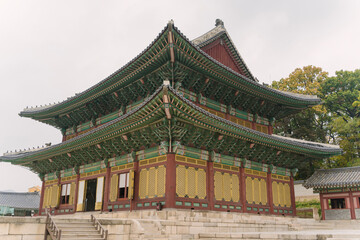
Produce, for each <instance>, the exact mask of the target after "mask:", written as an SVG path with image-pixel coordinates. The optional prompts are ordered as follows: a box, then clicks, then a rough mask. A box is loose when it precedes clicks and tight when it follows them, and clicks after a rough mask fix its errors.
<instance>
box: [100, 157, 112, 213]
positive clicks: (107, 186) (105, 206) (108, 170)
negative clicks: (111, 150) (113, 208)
mask: <svg viewBox="0 0 360 240" xmlns="http://www.w3.org/2000/svg"><path fill="white" fill-rule="evenodd" d="M110 173H111V167H110V166H109V163H108V164H107V166H106V175H105V189H104V202H103V208H102V210H103V211H108V204H109V190H110Z"/></svg>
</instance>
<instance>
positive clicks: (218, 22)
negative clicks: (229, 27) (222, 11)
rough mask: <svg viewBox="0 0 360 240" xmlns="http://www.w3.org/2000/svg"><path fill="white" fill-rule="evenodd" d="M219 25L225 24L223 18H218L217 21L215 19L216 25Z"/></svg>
mask: <svg viewBox="0 0 360 240" xmlns="http://www.w3.org/2000/svg"><path fill="white" fill-rule="evenodd" d="M219 25H221V26H224V22H223V21H222V20H221V19H219V18H218V19H216V21H215V26H216V27H217V26H219Z"/></svg>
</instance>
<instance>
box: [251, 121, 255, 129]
mask: <svg viewBox="0 0 360 240" xmlns="http://www.w3.org/2000/svg"><path fill="white" fill-rule="evenodd" d="M251 128H252V129H254V130H256V122H251Z"/></svg>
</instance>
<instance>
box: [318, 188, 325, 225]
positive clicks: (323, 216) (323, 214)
mask: <svg viewBox="0 0 360 240" xmlns="http://www.w3.org/2000/svg"><path fill="white" fill-rule="evenodd" d="M319 195H320V207H321V220H325V208H326V206H325V205H324V197H323V194H322V193H319Z"/></svg>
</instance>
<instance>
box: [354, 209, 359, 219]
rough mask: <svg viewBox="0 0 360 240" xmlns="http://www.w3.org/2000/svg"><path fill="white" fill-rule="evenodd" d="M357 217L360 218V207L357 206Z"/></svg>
mask: <svg viewBox="0 0 360 240" xmlns="http://www.w3.org/2000/svg"><path fill="white" fill-rule="evenodd" d="M355 218H356V219H360V208H355Z"/></svg>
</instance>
